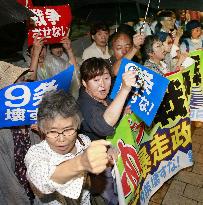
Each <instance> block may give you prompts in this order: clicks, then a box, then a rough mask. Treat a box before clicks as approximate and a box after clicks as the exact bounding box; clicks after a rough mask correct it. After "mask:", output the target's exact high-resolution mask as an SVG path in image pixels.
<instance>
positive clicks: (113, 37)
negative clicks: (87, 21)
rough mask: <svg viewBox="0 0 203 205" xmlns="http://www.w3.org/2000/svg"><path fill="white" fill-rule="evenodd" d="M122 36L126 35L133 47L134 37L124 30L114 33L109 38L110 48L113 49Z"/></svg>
mask: <svg viewBox="0 0 203 205" xmlns="http://www.w3.org/2000/svg"><path fill="white" fill-rule="evenodd" d="M121 35H126V36H128V37H129V39H130V41H131V43H132V45H133V36H131V35H130V34H129V33H128V32H125V31H123V30H120V31H117V32H114V33H113V34H112V35H111V36H110V37H109V41H108V45H109V48H112V46H113V43H114V42H115V41H116V40H117V39H118V38H119V37H120V36H121Z"/></svg>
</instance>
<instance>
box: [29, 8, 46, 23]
mask: <svg viewBox="0 0 203 205" xmlns="http://www.w3.org/2000/svg"><path fill="white" fill-rule="evenodd" d="M32 12H33V13H34V14H36V15H37V17H36V16H35V17H33V18H32V19H33V20H34V21H35V24H36V25H37V26H42V25H43V26H46V25H47V22H46V21H45V19H44V13H43V11H42V10H40V9H32Z"/></svg>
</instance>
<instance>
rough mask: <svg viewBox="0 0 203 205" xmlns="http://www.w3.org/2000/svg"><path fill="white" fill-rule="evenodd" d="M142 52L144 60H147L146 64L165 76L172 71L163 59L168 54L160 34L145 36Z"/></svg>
mask: <svg viewBox="0 0 203 205" xmlns="http://www.w3.org/2000/svg"><path fill="white" fill-rule="evenodd" d="M142 54H143V61H144V62H145V63H144V66H146V67H148V68H150V69H151V70H153V71H155V72H157V73H159V74H161V75H163V76H164V75H165V74H166V73H168V72H170V70H169V68H168V67H167V65H166V63H164V61H163V60H164V58H165V56H166V52H165V49H164V46H163V44H162V42H161V41H160V40H159V38H158V36H156V35H150V36H147V37H146V38H145V41H144V44H143V47H142Z"/></svg>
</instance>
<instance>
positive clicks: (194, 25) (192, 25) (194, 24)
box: [186, 20, 201, 38]
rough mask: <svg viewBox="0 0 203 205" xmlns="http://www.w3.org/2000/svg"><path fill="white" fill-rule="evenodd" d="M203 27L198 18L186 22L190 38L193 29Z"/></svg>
mask: <svg viewBox="0 0 203 205" xmlns="http://www.w3.org/2000/svg"><path fill="white" fill-rule="evenodd" d="M198 27H200V28H201V23H200V22H199V21H198V20H191V21H189V22H188V23H187V24H186V34H187V36H188V37H189V38H191V36H192V30H193V29H195V28H198Z"/></svg>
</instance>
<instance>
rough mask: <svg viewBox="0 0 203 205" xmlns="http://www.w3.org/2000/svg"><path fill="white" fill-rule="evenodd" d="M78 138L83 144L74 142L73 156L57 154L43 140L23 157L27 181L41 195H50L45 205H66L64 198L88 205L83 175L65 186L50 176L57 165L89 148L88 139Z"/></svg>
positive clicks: (70, 154) (85, 137) (88, 196)
mask: <svg viewBox="0 0 203 205" xmlns="http://www.w3.org/2000/svg"><path fill="white" fill-rule="evenodd" d="M79 137H80V139H81V140H82V142H83V143H84V144H81V143H80V141H79V140H78V139H77V140H76V143H75V146H76V148H77V153H76V154H75V155H74V154H72V153H68V154H65V155H61V154H58V153H56V152H54V151H53V150H52V149H51V148H50V146H49V145H48V143H47V142H46V140H43V141H42V142H41V143H39V144H36V145H33V146H31V147H30V149H29V150H28V152H27V154H26V156H25V165H26V167H27V178H28V180H29V181H30V182H31V183H32V184H33V185H34V186H35V188H37V190H39V191H40V192H41V193H43V194H46V195H52V197H49V198H51V199H52V200H51V201H49V202H46V203H45V204H46V205H67V203H66V200H65V197H67V198H71V199H78V198H79V200H80V204H81V205H90V193H89V191H87V190H82V187H83V180H84V174H81V175H79V176H77V177H75V178H74V179H72V180H70V181H68V182H66V183H65V184H58V183H56V182H54V181H52V180H51V176H52V175H53V173H54V172H55V170H56V167H57V166H58V165H59V164H61V163H62V162H64V161H67V160H69V159H72V158H74V157H75V156H76V155H79V154H81V153H82V152H83V151H84V150H85V149H86V148H87V147H88V146H89V144H90V139H89V138H88V137H87V136H84V135H79ZM67 171H68V170H67ZM81 191H82V193H81ZM35 193H36V192H35ZM46 195H45V196H46Z"/></svg>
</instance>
